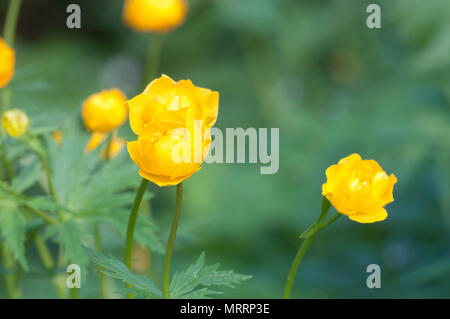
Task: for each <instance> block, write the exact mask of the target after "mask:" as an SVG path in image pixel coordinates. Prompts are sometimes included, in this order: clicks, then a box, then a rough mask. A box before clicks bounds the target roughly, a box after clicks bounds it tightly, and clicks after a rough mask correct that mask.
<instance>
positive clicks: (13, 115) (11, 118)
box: [2, 109, 30, 137]
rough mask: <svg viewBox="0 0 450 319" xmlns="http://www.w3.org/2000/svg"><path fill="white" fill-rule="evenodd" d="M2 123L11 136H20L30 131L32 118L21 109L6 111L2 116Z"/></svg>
mask: <svg viewBox="0 0 450 319" xmlns="http://www.w3.org/2000/svg"><path fill="white" fill-rule="evenodd" d="M2 125H3V128H4V130H5V131H6V133H8V135H9V136H11V137H20V136H22V135H23V134H25V132H26V131H28V127H29V125H30V119H29V118H28V116H27V115H26V114H25V113H24V112H22V111H21V110H19V109H13V110H9V111H6V112H5V113H4V114H3V117H2Z"/></svg>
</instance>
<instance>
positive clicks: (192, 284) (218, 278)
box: [86, 248, 252, 299]
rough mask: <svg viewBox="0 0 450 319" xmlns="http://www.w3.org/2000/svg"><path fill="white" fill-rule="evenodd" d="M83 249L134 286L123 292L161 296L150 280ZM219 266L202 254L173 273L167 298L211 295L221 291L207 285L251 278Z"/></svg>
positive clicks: (110, 272)
mask: <svg viewBox="0 0 450 319" xmlns="http://www.w3.org/2000/svg"><path fill="white" fill-rule="evenodd" d="M86 251H87V252H88V255H89V257H90V258H91V259H92V260H93V261H94V262H95V263H97V264H98V265H100V266H102V267H103V268H104V270H103V272H104V273H105V274H106V275H108V276H111V277H113V278H117V279H120V280H121V281H123V282H125V283H128V284H130V285H132V286H133V288H127V289H126V290H125V291H127V292H132V293H133V294H135V295H137V296H141V297H144V298H161V297H162V293H161V291H160V290H159V289H158V288H156V287H155V285H154V284H153V283H152V281H151V280H149V279H148V278H146V277H144V276H141V275H137V274H134V273H133V272H131V271H130V270H129V269H128V268H127V267H126V266H125V264H124V263H123V262H121V261H120V260H117V259H116V258H114V257H112V256H106V255H104V254H101V253H99V252H97V251H95V250H92V249H89V248H86ZM218 268H219V264H215V265H212V266H205V254H204V253H202V254H201V255H200V257H199V258H198V260H197V261H196V263H195V264H193V265H191V266H189V268H188V269H186V270H185V271H181V272H178V273H176V274H175V275H174V276H173V278H172V281H171V283H170V298H174V299H195V298H210V297H211V295H214V294H220V293H221V292H218V291H214V290H210V289H208V288H207V287H212V286H225V287H230V288H234V287H235V285H237V284H240V283H241V282H243V281H245V280H248V279H250V278H252V276H247V275H240V274H236V273H234V272H233V271H232V270H225V271H224V270H221V271H219V270H218Z"/></svg>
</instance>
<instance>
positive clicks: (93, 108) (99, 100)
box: [81, 89, 127, 133]
mask: <svg viewBox="0 0 450 319" xmlns="http://www.w3.org/2000/svg"><path fill="white" fill-rule="evenodd" d="M126 99H127V98H126V96H125V95H124V94H123V93H122V92H121V91H120V90H119V89H111V90H104V91H101V92H99V93H95V94H92V95H90V96H89V97H88V98H87V99H86V100H85V101H84V103H83V108H82V111H81V116H82V118H83V122H84V125H85V126H86V127H87V128H88V129H89V130H90V131H93V132H101V133H108V132H110V131H113V130H115V129H116V128H118V127H119V126H121V125H122V124H123V123H124V122H125V120H126V118H127V106H126V103H125V102H126Z"/></svg>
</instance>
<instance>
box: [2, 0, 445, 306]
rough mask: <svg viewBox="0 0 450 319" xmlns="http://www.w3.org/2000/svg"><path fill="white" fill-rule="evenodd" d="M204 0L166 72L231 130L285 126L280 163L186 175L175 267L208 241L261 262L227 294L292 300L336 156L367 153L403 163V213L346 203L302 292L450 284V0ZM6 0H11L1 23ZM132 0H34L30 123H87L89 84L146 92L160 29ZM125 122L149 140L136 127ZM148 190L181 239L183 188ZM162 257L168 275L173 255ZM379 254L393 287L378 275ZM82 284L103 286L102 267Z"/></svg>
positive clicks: (22, 24) (110, 240)
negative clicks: (212, 100) (292, 272)
mask: <svg viewBox="0 0 450 319" xmlns="http://www.w3.org/2000/svg"><path fill="white" fill-rule="evenodd" d="M72 2H76V3H78V4H79V5H80V6H81V10H82V28H81V29H79V30H77V29H74V30H70V29H68V28H67V27H66V25H65V23H66V18H67V16H68V14H67V13H66V7H67V5H68V4H69V3H72ZM370 3H378V4H379V5H380V6H381V12H382V13H381V14H382V28H381V29H368V28H367V26H366V18H367V16H368V15H369V14H368V13H366V7H367V5H368V4H370ZM189 4H190V10H189V13H188V16H187V19H186V22H185V23H184V24H183V25H182V26H181V27H180V28H178V29H176V30H175V31H173V32H171V33H169V34H167V35H166V36H164V39H163V49H162V50H163V51H162V56H161V60H160V66H159V68H158V73H165V74H167V75H169V76H171V77H172V78H174V79H175V80H180V79H185V78H189V79H191V80H192V81H193V82H194V83H195V84H196V85H198V86H202V87H207V88H210V89H213V90H217V91H219V92H220V107H219V118H218V121H217V124H216V126H217V127H219V128H221V129H225V128H227V127H232V128H237V127H243V128H248V127H255V128H259V127H267V128H271V127H277V128H280V169H279V171H278V173H277V174H275V175H260V174H259V166H260V165H259V164H258V165H255V164H204V165H203V169H202V170H201V171H200V172H198V173H196V174H195V175H194V176H193V177H192V178H190V179H189V180H187V181H186V182H185V183H184V203H183V209H182V218H181V224H180V229H179V233H178V237H177V242H176V247H175V252H174V261H173V270H178V269H184V268H185V267H186V266H187V265H189V264H191V263H193V262H194V261H195V260H196V259H197V257H198V255H199V254H200V253H201V252H202V251H205V253H206V261H207V263H208V264H211V263H215V262H220V263H221V265H222V268H223V269H233V270H234V271H236V272H239V273H244V274H251V275H253V276H254V277H253V279H251V280H249V281H247V282H244V283H243V284H242V285H240V286H238V287H237V288H236V289H226V291H225V294H224V295H221V296H220V297H225V298H238V297H244V298H280V297H281V296H282V292H283V287H284V283H285V278H286V275H287V272H288V270H289V268H290V265H291V262H292V260H293V258H294V255H295V253H296V251H297V249H298V247H299V245H300V243H301V240H300V239H299V234H300V233H301V232H302V231H303V230H305V229H306V227H308V226H309V225H310V224H312V223H313V222H314V221H315V219H316V218H317V216H318V214H319V210H320V203H321V184H322V183H323V182H324V181H325V170H326V168H327V167H328V166H329V165H331V164H334V163H336V162H337V161H338V160H339V159H340V158H342V157H344V156H347V155H349V154H351V153H354V152H357V153H359V154H361V155H362V157H363V158H373V159H376V160H377V161H378V162H379V163H380V165H381V166H382V167H383V168H384V169H385V170H386V172H388V173H394V174H395V175H396V176H397V178H398V183H397V184H396V186H395V189H394V198H395V202H393V203H391V204H389V205H388V206H387V210H388V213H389V217H388V219H387V220H385V221H383V222H380V223H374V224H358V223H355V222H352V221H350V220H349V219H348V218H345V217H343V218H340V219H339V220H338V222H336V223H335V224H333V225H332V226H331V227H330V228H327V229H326V230H325V231H323V233H321V234H320V235H319V236H318V237H317V238H316V239H315V240H314V242H313V244H312V245H311V247H310V250H309V251H308V253H307V254H306V256H305V259H304V261H303V262H302V264H301V265H300V268H299V272H298V275H297V279H296V282H295V285H294V289H293V297H298V298H449V297H450V248H449V244H450V236H449V229H450V197H449V196H448V195H449V193H450V125H449V124H450V112H449V110H450V72H449V71H450V56H449V52H450V36H449V35H450V19H449V17H450V2H449V1H447V0H430V1H420V0H411V1H401V0H395V1H388V0H386V1H382V0H377V1H376V2H374V1H360V0H353V1H338V0H334V1H331V0H329V1H296V0H245V1H242V0H216V1H211V0H190V1H189ZM6 5H7V1H5V0H1V1H0V25H3V21H4V16H5V9H6ZM122 6H123V1H119V0H114V1H111V0H96V1H87V0H84V1H82V0H79V1H61V0H24V1H23V6H22V10H21V14H20V18H19V23H18V31H17V42H16V43H17V44H16V50H17V68H16V76H15V78H14V79H13V81H12V82H11V90H12V107H18V108H22V109H24V110H26V111H27V113H28V114H29V115H30V117H31V118H32V121H33V126H35V127H39V126H49V125H55V126H60V127H61V126H64V125H65V124H64V123H69V122H75V123H77V125H78V126H79V127H80V129H82V123H81V120H80V116H79V112H80V109H81V104H82V102H83V100H84V99H85V98H86V97H87V96H88V95H89V94H92V93H94V92H97V91H99V90H101V89H104V88H111V87H118V88H120V89H122V90H123V91H124V92H125V93H126V94H127V96H128V97H133V96H135V95H136V94H137V93H140V90H141V78H142V76H143V66H144V64H145V59H146V55H147V50H148V46H149V44H151V43H153V42H154V41H155V39H154V38H155V37H154V36H153V37H152V36H149V35H148V34H140V33H136V32H134V31H133V30H131V29H128V28H127V27H126V26H124V25H123V23H122V20H121V11H122ZM120 135H121V136H124V137H126V138H127V139H128V140H131V139H134V135H133V133H132V132H131V130H130V129H129V126H128V124H126V125H124V127H122V129H121V131H120ZM124 152H126V150H124ZM151 188H152V191H153V192H154V193H155V198H154V199H152V216H153V218H154V220H155V221H156V223H157V224H158V225H159V228H160V231H159V233H158V234H159V237H160V238H161V241H162V242H163V243H166V241H167V237H168V231H169V227H170V223H171V219H172V214H173V207H174V197H175V189H174V188H173V187H172V188H158V187H156V186H151ZM102 234H103V238H104V244H105V247H106V248H105V250H106V251H107V252H109V253H111V254H113V255H114V256H117V257H119V258H122V256H123V249H124V248H123V240H124V238H123V237H120V236H117V234H116V233H114V232H113V231H112V230H111V229H109V228H108V227H107V226H104V228H102ZM86 240H87V241H89V238H87V239H86ZM52 249H56V247H53V248H52ZM27 256H28V258H29V260H30V265H31V269H30V271H29V272H28V273H25V272H22V273H21V281H20V285H21V287H22V290H23V295H24V297H29V298H46V297H54V293H53V292H52V289H51V286H50V283H49V277H47V276H46V273H45V271H44V270H43V269H42V267H41V266H39V261H38V258H37V256H36V253H35V251H34V250H33V248H32V247H30V249H29V250H28V252H27ZM151 260H152V262H151V265H152V275H151V277H152V278H153V279H154V280H155V281H156V283H157V284H158V285H159V284H160V278H159V277H160V274H161V270H162V261H163V256H162V255H158V254H152V258H151ZM373 263H375V264H379V265H380V267H381V274H382V279H381V280H382V281H381V285H382V286H381V289H368V288H367V287H366V278H367V276H368V274H367V273H366V267H367V265H369V264H373ZM91 267H93V265H91ZM2 286H4V285H1V286H0V297H5V296H6V292H5V291H4V287H2ZM81 296H82V297H85V298H95V297H97V296H98V294H97V279H96V274H95V272H90V273H89V274H88V275H87V278H86V280H85V283H84V284H83V289H81Z"/></svg>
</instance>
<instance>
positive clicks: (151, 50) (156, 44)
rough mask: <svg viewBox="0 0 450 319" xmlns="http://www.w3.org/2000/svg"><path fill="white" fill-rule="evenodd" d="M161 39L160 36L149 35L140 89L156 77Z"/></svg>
mask: <svg viewBox="0 0 450 319" xmlns="http://www.w3.org/2000/svg"><path fill="white" fill-rule="evenodd" d="M162 43H163V38H162V36H161V35H153V34H152V35H151V36H150V45H149V47H148V53H147V60H146V62H145V72H144V76H143V77H142V89H144V88H145V87H146V86H147V85H148V83H149V82H150V81H151V80H152V79H153V78H154V77H156V75H157V72H158V66H159V61H160V59H161V51H162Z"/></svg>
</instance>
